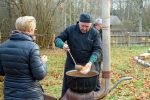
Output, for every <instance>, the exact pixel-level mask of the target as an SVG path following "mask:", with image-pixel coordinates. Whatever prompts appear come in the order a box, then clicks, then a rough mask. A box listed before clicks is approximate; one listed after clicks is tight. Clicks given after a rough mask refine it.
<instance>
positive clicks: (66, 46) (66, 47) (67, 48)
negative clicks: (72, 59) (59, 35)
mask: <svg viewBox="0 0 150 100" xmlns="http://www.w3.org/2000/svg"><path fill="white" fill-rule="evenodd" d="M63 49H64V50H65V51H68V50H70V49H69V46H68V44H66V43H64V46H63Z"/></svg>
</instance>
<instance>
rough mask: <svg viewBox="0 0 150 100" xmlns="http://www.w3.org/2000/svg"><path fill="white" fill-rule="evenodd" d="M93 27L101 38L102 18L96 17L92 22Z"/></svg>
mask: <svg viewBox="0 0 150 100" xmlns="http://www.w3.org/2000/svg"><path fill="white" fill-rule="evenodd" d="M94 27H95V28H96V29H97V30H98V31H99V34H100V37H101V39H102V19H101V18H97V19H96V20H95V22H94Z"/></svg>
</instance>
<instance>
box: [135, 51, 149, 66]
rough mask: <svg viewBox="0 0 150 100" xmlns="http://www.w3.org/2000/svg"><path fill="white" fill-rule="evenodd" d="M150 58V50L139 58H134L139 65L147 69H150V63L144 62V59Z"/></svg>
mask: <svg viewBox="0 0 150 100" xmlns="http://www.w3.org/2000/svg"><path fill="white" fill-rule="evenodd" d="M147 58H150V49H149V50H148V52H147V53H143V54H140V55H139V56H136V57H134V60H136V61H137V62H138V63H140V64H142V65H143V66H145V67H150V63H149V62H146V61H144V59H147Z"/></svg>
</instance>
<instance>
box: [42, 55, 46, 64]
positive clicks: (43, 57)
mask: <svg viewBox="0 0 150 100" xmlns="http://www.w3.org/2000/svg"><path fill="white" fill-rule="evenodd" d="M41 59H42V61H43V62H44V63H46V62H47V56H46V55H43V56H42V57H41Z"/></svg>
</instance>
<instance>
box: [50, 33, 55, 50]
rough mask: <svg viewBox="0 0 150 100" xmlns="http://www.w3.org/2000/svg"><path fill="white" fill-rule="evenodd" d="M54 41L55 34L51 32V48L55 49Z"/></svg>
mask: <svg viewBox="0 0 150 100" xmlns="http://www.w3.org/2000/svg"><path fill="white" fill-rule="evenodd" d="M54 41H55V34H52V36H51V43H50V44H51V49H55V43H54Z"/></svg>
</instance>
